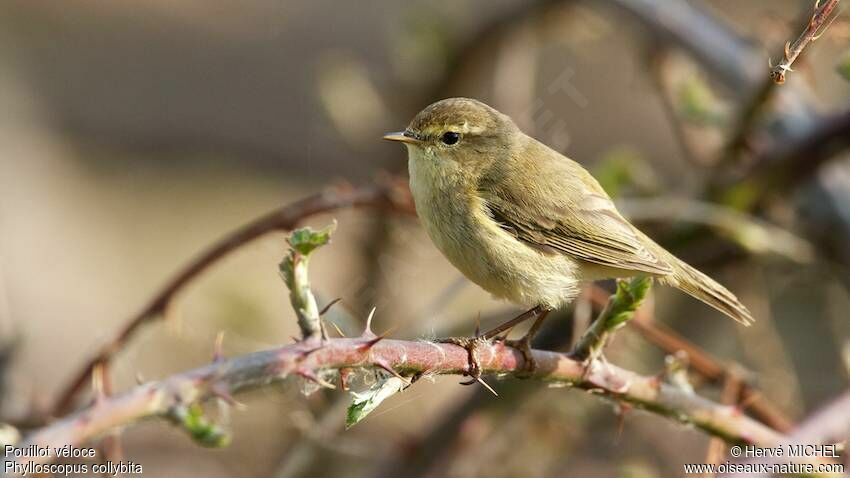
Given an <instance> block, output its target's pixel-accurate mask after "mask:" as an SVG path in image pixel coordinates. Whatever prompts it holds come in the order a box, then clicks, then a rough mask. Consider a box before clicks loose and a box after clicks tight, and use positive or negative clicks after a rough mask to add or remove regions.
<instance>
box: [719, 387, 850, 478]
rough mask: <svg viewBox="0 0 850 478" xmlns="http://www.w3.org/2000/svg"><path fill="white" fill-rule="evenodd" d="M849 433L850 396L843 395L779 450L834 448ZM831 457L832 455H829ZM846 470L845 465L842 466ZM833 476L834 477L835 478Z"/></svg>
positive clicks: (739, 477)
mask: <svg viewBox="0 0 850 478" xmlns="http://www.w3.org/2000/svg"><path fill="white" fill-rule="evenodd" d="M848 429H850V392H844V393H843V394H842V395H841V396H839V397H838V398H837V399H835V400H834V401H833V402H832V403H830V404H828V405H827V406H825V407H824V408H823V409H821V410H819V411H817V412H815V413H814V414H812V415H811V417H810V418H809V419H807V420H806V421H805V422H803V423H802V424H801V425H800V426H799V427H798V428H797V429H796V430H794V432H793V433H791V434H790V435H788V437H787V438H786V439H785V440H783V441H782V442H781V443H780V444H779V446H782V447H783V449H786V450H787V449H788V447H789V446H791V445H800V446H807V445H812V444H818V443H823V444H834V443H836V442H841V441H843V440H846V439H847V430H848ZM833 447H834V448H833V449H831V450H830V451H828V452H825V453H830V452H832V451H834V452H838V450H839V449H840V447H839V445H833ZM830 454H831V453H830ZM781 460H782V458H778V457H765V458H760V459H759V458H754V459H750V460H747V461H748V462H749V463H750V464H753V463H773V464H775V463H780V462H781ZM845 466H846V465H845ZM834 470H835V474H838V473H839V472H840V471H842V469H841V468H839V467H837V466H836V467H835V468H834ZM835 474H833V476H835ZM721 476H722V477H724V478H728V477H735V478H744V477H745V476H746V477H747V478H753V477H755V478H764V477H766V476H769V475H768V474H767V473H747V474H743V473H728V474H723V475H721Z"/></svg>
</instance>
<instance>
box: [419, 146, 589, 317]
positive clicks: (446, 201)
mask: <svg viewBox="0 0 850 478" xmlns="http://www.w3.org/2000/svg"><path fill="white" fill-rule="evenodd" d="M437 161H439V160H435V159H431V158H424V157H416V156H414V155H413V154H411V157H410V164H409V169H410V188H411V191H412V193H413V198H414V201H415V202H416V211H417V214H418V215H419V218H420V220H421V222H422V225H423V226H424V228H425V230H426V232H427V233H428V236H429V237H430V238H431V240H432V241H433V242H434V244H435V245H436V246H437V248H438V249H439V250H440V251H441V252H442V253H443V255H444V256H446V258H447V259H448V260H449V262H451V263H452V264H453V265H454V266H455V267H457V268H458V269H459V270H460V271H461V272H462V273H463V274H464V275H465V276H466V277H467V278H468V279H470V280H471V281H472V282H475V283H476V284H478V285H479V286H481V287H482V288H483V289H484V290H486V291H488V292H490V293H491V294H493V295H494V296H496V297H499V298H504V299H508V300H510V301H512V302H515V303H520V304H525V305H547V306H551V307H558V306H560V305H562V304H563V303H564V302H565V301H568V300H570V299H571V298H572V297H574V296H575V294H576V293H577V291H578V288H577V285H576V280H575V279H574V275H575V274H574V271H575V263H574V262H573V261H572V260H570V259H569V258H567V257H566V256H552V255H546V254H543V253H541V252H540V251H538V250H536V249H533V248H531V247H529V246H528V245H526V244H524V243H522V242H520V241H518V240H517V239H516V238H515V237H514V236H513V235H511V234H510V233H508V232H507V231H505V230H504V229H502V228H501V226H499V224H498V223H496V222H495V221H494V220H493V218H492V217H490V216H489V215H488V214H487V210H486V204H485V202H484V200H483V199H482V198H481V197H480V196H479V195H478V194H477V192H476V188H475V187H474V185H470V184H468V183H467V182H466V180H465V177H464V176H463V175H462V174H460V173H461V172H460V171H459V169H457V167H456V165H453V164H440V163H438V162H437ZM444 163H450V162H449V161H445V162H444Z"/></svg>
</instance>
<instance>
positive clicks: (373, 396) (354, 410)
mask: <svg viewBox="0 0 850 478" xmlns="http://www.w3.org/2000/svg"><path fill="white" fill-rule="evenodd" d="M406 385H407V384H406V383H405V381H404V380H402V379H400V378H398V377H388V378H386V379H384V380H381V381H379V382H378V383H376V384H375V385H373V386H372V387H371V388H370V389H369V390H366V391H365V392H360V393H357V392H352V393H351V395H352V396H353V398H352V400H351V405H349V406H348V414H347V415H346V417H345V428H346V429H348V428H351V427H353V426H354V425H356V424H357V423H359V422H360V421H361V420H363V419H364V418H366V415H368V414H370V413H372V410H374V409H376V408H378V405H380V404H381V402H383V401H384V400H386V399H388V398H390V397H392V396H393V395H395V394H396V393H398V392H401V391H402V390H404V387H405V386H406Z"/></svg>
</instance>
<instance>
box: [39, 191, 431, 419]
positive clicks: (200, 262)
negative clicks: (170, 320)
mask: <svg viewBox="0 0 850 478" xmlns="http://www.w3.org/2000/svg"><path fill="white" fill-rule="evenodd" d="M360 207H369V208H377V209H388V210H395V211H401V212H405V213H409V214H413V213H414V209H413V202H412V200H411V198H410V194H409V192H408V190H407V187H406V186H403V187H400V185H399V184H398V182H396V181H392V180H389V179H387V180H383V181H378V182H376V184H374V185H370V186H366V187H360V188H353V187H350V186H347V185H340V186H336V187H331V188H328V189H327V190H325V191H323V192H321V193H319V194H315V195H313V196H309V197H307V198H305V199H302V200H300V201H297V202H295V203H292V204H289V205H287V206H284V207H281V208H279V209H277V210H274V211H272V212H270V213H268V214H266V215H265V216H262V217H260V218H257V219H256V220H254V221H252V222H250V223H248V224H246V225H244V226H242V227H240V228H239V229H236V230H235V231H233V232H231V233H230V234H228V235H227V236H225V237H223V238H221V239H220V240H219V241H217V242H216V243H214V244H213V245H212V246H210V247H209V248H208V249H207V250H206V251H204V252H202V253H201V254H200V255H199V256H198V257H197V258H195V259H194V260H193V261H191V262H190V263H189V264H187V265H186V267H184V268H183V269H182V270H180V271H179V272H178V273H177V274H176V275H175V276H174V277H173V278H172V279H171V280H170V281H168V282H167V283H166V284H165V286H163V288H162V289H161V290H160V291H159V292H158V293H157V294H156V295H155V296H154V297H153V299H151V301H150V302H149V303H148V304H147V305H146V306H145V307H144V308H142V309H141V310H140V311H138V312H137V313H136V314H134V315H133V316H132V317H130V319H129V320H128V321H127V323H126V324H125V325H124V326H123V327H122V328H121V329H120V330H119V331H118V332H117V333H116V334H115V336H114V337H113V338H112V339H111V340H109V342H107V343H106V344H104V345H103V346H101V347H100V349H99V350H98V352H97V353H96V354H95V355H94V357H92V358H91V360H89V362H88V363H87V364H86V365H85V366H84V367H83V368H82V370H80V372H79V373H77V375H76V376H75V378H74V379H73V380H72V381H71V382H70V383H69V384H68V386H67V388H65V390H64V391H63V392H62V394H61V395H60V396H59V399H58V401H57V402H56V404H55V405H54V407H53V410H52V415H53V416H61V415H63V414H65V413H67V412H68V411H70V409H71V408H72V407H73V406H74V403H75V401H76V398H77V397H78V395H79V394H80V393H81V392H82V391H83V390H85V389H86V388H87V386H88V384H89V381H90V379H91V374H92V371H93V370H94V369H95V367H97V365H98V364H102V363H106V362H108V361H109V360H110V359H111V358H112V357H113V356H114V355H115V354H116V353H117V352H118V351H119V350H121V348H122V347H123V346H124V344H125V343H126V342H127V341H128V340H129V339H130V337H132V336H133V334H134V333H135V332H136V331H138V330H139V328H140V327H141V326H142V325H143V324H145V323H147V322H148V321H150V320H152V319H155V318H157V317H160V316H162V315H163V313H164V312H165V310H166V308H167V307H168V304H169V303H170V302H171V300H172V299H173V298H174V297H175V296H176V295H177V294H178V293H179V292H180V291H181V290H183V288H184V287H186V285H187V284H189V283H190V282H191V281H192V280H193V279H195V278H196V277H197V276H199V275H200V274H201V273H202V272H204V271H206V270H207V269H208V268H209V267H210V266H211V265H212V264H214V263H216V262H217V261H219V260H220V259H222V258H223V257H224V256H225V255H227V254H228V253H230V252H232V251H234V250H236V249H238V248H239V247H241V246H243V245H245V244H247V243H248V242H251V241H253V240H254V239H257V238H259V237H260V236H263V235H265V234H268V233H270V232H275V231H288V230H291V229H293V228H294V227H296V226H297V225H298V224H299V223H301V222H302V221H304V220H305V219H307V218H309V217H311V216H315V215H317V214H322V213H326V212H330V211H334V210H337V209H341V208H360Z"/></svg>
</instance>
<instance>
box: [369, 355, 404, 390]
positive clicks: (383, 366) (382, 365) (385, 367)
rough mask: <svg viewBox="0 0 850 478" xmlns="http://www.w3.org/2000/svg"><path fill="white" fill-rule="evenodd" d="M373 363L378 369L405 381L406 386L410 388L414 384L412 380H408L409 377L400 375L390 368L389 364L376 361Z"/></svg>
mask: <svg viewBox="0 0 850 478" xmlns="http://www.w3.org/2000/svg"><path fill="white" fill-rule="evenodd" d="M373 363H374V364H375V366H377V367H378V368H380V369H382V370H384V371H386V372H387V373H389V374H390V375H392V376H393V377H395V378H397V379H399V380H401V381H403V382H404V384H405V385H406V386H408V387H409V386H410V385H411V384H412V382H411V381H410V380H408V379H407V377H404V376H402V375H401V374H400V373H398V372H396V371H395V369H394V368H392V367H390V365H389V364H388V363H386V362H384V361H383V360H376V361H375V362H373Z"/></svg>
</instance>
